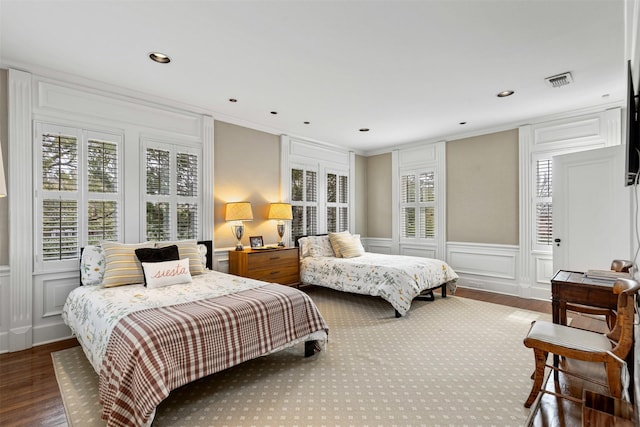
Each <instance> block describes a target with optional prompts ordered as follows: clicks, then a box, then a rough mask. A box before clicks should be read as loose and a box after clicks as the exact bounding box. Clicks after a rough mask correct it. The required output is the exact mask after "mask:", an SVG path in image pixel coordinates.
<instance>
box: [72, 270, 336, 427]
mask: <svg viewBox="0 0 640 427" xmlns="http://www.w3.org/2000/svg"><path fill="white" fill-rule="evenodd" d="M212 273H213V274H214V275H217V276H220V275H222V274H223V273H218V272H212ZM209 274H211V273H209ZM224 276H228V275H224ZM218 278H220V277H218ZM223 278H224V277H223ZM227 280H228V281H231V282H234V283H235V284H236V286H235V288H238V286H237V285H238V282H241V283H244V284H245V285H246V286H244V287H243V288H242V289H240V290H238V289H235V290H234V291H233V292H232V293H227V294H224V295H216V296H213V297H210V298H200V299H197V300H191V301H186V302H179V303H174V304H166V305H163V304H160V305H158V304H157V301H153V298H151V297H149V298H144V297H143V299H144V300H146V301H145V304H142V307H136V309H134V310H132V311H131V312H128V313H123V312H122V297H120V302H119V303H117V304H111V305H113V306H115V310H116V312H117V313H118V315H117V317H118V318H117V321H115V322H112V323H113V325H112V326H111V327H109V328H106V329H107V330H108V335H109V336H108V340H107V344H106V346H105V348H104V352H103V353H100V355H99V357H98V356H95V355H94V359H96V360H98V363H99V397H100V401H101V403H102V405H103V412H102V418H103V419H105V420H106V421H107V425H108V426H131V425H133V426H143V425H149V424H150V422H151V421H152V419H153V414H154V412H155V408H156V406H157V405H158V404H159V403H160V402H162V400H164V399H165V398H166V397H167V396H168V395H169V393H170V392H171V390H174V389H176V388H178V387H180V386H182V385H184V384H187V383H189V382H192V381H195V380H197V379H199V378H202V377H205V376H207V375H210V374H213V373H215V372H219V371H222V370H224V369H226V368H229V367H232V366H234V365H237V364H239V363H242V362H244V361H247V360H250V359H253V358H256V357H259V356H263V355H267V354H269V353H272V352H274V351H278V350H280V349H283V348H286V347H288V346H291V345H294V344H296V343H299V342H302V341H305V342H314V343H315V344H317V346H318V347H322V346H323V344H324V343H325V342H326V339H327V333H328V327H327V324H326V323H325V321H324V319H323V318H322V316H321V314H320V313H319V311H318V310H317V307H316V306H315V304H314V303H313V301H312V300H311V299H310V298H309V297H308V296H307V295H306V294H305V293H303V292H301V291H299V290H297V289H295V288H291V287H287V286H282V285H277V284H268V283H266V282H258V281H252V280H251V279H244V278H238V277H235V276H228V279H227ZM218 281H219V280H217V281H216V282H218ZM189 286H193V285H189ZM232 287H233V286H232ZM83 288H84V289H83ZM89 288H93V289H89ZM123 288H130V287H123ZM167 288H170V287H166V288H160V289H157V290H156V289H154V290H147V289H146V288H142V289H138V293H137V294H135V296H136V297H138V298H139V297H140V295H145V294H155V293H151V292H150V291H161V292H167ZM78 289H79V290H78V294H79V295H76V296H75V298H74V297H73V295H70V298H71V300H68V301H67V304H66V305H65V310H64V311H65V315H63V318H65V319H75V320H77V319H78V318H82V317H83V315H81V314H78V313H76V314H75V315H72V314H71V313H73V312H75V311H77V310H80V312H82V310H86V309H87V308H88V307H92V309H91V311H99V312H101V313H102V309H103V308H104V307H105V305H106V306H109V303H105V300H104V298H102V297H103V295H101V294H102V293H101V292H99V289H98V288H97V287H80V288H78ZM162 290H164V291H162ZM123 291H124V289H123ZM126 291H128V292H132V290H131V289H128V290H126ZM108 292H111V293H112V292H113V290H111V291H108ZM218 293H219V292H218ZM72 294H73V293H72ZM91 294H97V295H101V297H100V298H94V302H95V304H92V303H91V301H89V300H87V299H86V298H87V296H88V295H91ZM132 298H133V294H132ZM149 300H150V301H149ZM173 301H174V302H175V301H176V300H175V299H174V300H173ZM149 304H151V305H152V307H145V306H146V305H149ZM74 310H75V311H74ZM105 316H106V317H109V315H108V314H104V313H102V314H101V315H100V316H98V317H100V318H101V319H103V320H104V318H105ZM68 323H69V326H70V327H71V328H72V330H74V332H76V335H77V336H78V337H79V341H80V342H81V343H82V342H83V341H87V338H88V336H90V335H91V334H92V333H93V332H92V331H91V330H90V329H88V328H87V326H86V325H81V324H78V323H74V322H68ZM78 332H80V334H79V333H78ZM82 333H84V334H87V336H83V337H81V336H80V335H81V334H82ZM95 333H97V334H98V335H100V334H102V333H103V331H99V332H95ZM84 347H85V346H84V345H83V349H85V348H84ZM95 347H96V348H99V347H100V346H99V345H96V346H95ZM85 353H87V350H86V349H85Z"/></svg>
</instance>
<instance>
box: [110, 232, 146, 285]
mask: <svg viewBox="0 0 640 427" xmlns="http://www.w3.org/2000/svg"><path fill="white" fill-rule="evenodd" d="M100 245H101V246H102V250H103V251H104V258H105V270H104V277H103V278H102V284H103V285H104V287H105V288H111V287H114V286H122V285H134V284H137V283H144V273H143V272H142V265H141V264H140V261H138V257H137V256H136V253H135V250H136V249H139V248H153V246H154V243H153V242H146V243H138V244H124V243H116V242H102V243H101V244H100Z"/></svg>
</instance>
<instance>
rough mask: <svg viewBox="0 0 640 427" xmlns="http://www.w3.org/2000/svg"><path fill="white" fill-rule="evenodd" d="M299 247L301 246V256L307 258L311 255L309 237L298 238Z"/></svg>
mask: <svg viewBox="0 0 640 427" xmlns="http://www.w3.org/2000/svg"><path fill="white" fill-rule="evenodd" d="M298 247H299V248H300V258H306V257H308V256H309V238H308V237H300V238H299V239H298Z"/></svg>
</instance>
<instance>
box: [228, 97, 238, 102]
mask: <svg viewBox="0 0 640 427" xmlns="http://www.w3.org/2000/svg"><path fill="white" fill-rule="evenodd" d="M229 102H238V100H237V99H235V98H229Z"/></svg>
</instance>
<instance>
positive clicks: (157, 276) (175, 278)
mask: <svg viewBox="0 0 640 427" xmlns="http://www.w3.org/2000/svg"><path fill="white" fill-rule="evenodd" d="M142 269H143V270H144V277H145V279H146V281H147V284H146V285H145V286H146V287H147V288H150V289H153V288H161V287H163V286H169V285H177V284H180V283H191V274H190V273H189V258H183V259H179V260H177V261H164V262H143V263H142Z"/></svg>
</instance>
